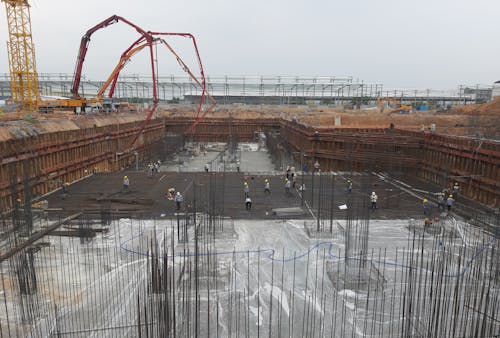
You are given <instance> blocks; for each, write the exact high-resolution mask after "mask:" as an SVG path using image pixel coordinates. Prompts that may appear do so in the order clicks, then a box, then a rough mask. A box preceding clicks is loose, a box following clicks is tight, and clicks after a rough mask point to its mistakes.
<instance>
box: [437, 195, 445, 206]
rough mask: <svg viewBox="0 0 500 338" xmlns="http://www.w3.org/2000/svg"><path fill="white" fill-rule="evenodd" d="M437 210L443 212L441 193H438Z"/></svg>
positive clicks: (442, 196)
mask: <svg viewBox="0 0 500 338" xmlns="http://www.w3.org/2000/svg"><path fill="white" fill-rule="evenodd" d="M437 198H438V208H439V210H444V194H443V193H442V192H440V193H438V197H437Z"/></svg>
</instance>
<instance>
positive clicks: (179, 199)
mask: <svg viewBox="0 0 500 338" xmlns="http://www.w3.org/2000/svg"><path fill="white" fill-rule="evenodd" d="M174 200H175V204H177V210H180V209H181V203H182V202H183V201H184V197H182V195H181V193H180V192H179V191H178V192H177V194H176V195H175V198H174Z"/></svg>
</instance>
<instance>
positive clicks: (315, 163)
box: [314, 160, 320, 171]
mask: <svg viewBox="0 0 500 338" xmlns="http://www.w3.org/2000/svg"><path fill="white" fill-rule="evenodd" d="M319 167H320V165H319V162H318V161H317V160H316V162H314V171H319Z"/></svg>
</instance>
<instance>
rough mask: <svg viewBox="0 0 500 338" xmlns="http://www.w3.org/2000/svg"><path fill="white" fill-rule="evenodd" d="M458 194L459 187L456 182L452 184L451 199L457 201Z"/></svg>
mask: <svg viewBox="0 0 500 338" xmlns="http://www.w3.org/2000/svg"><path fill="white" fill-rule="evenodd" d="M459 192H460V186H459V185H458V182H455V183H454V184H453V199H454V200H455V201H456V200H458V194H459Z"/></svg>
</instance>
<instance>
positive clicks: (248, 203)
mask: <svg viewBox="0 0 500 338" xmlns="http://www.w3.org/2000/svg"><path fill="white" fill-rule="evenodd" d="M245 209H247V210H248V211H250V209H252V199H251V198H250V196H246V197H245Z"/></svg>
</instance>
